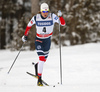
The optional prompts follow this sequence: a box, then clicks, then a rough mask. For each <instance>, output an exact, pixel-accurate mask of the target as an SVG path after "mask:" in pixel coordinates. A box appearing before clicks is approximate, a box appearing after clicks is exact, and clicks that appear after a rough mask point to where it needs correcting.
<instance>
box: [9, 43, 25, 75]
mask: <svg viewBox="0 0 100 92" xmlns="http://www.w3.org/2000/svg"><path fill="white" fill-rule="evenodd" d="M24 44H25V43H23V45H22V47H21V48H20V50H19V52H18V54H17V56H16V58H15V59H14V61H13V63H12V65H11V67H10V69H9V71H8V74H9V73H10V71H11V69H12V67H13V65H14V63H15V61H16V60H17V58H18V56H19V54H20V52H21V51H22V49H23V46H24Z"/></svg>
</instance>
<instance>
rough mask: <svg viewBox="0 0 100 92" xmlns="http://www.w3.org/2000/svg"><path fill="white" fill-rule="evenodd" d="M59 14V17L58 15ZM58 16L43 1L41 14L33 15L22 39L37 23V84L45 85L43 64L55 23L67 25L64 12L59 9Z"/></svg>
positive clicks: (25, 39)
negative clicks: (43, 81) (63, 15)
mask: <svg viewBox="0 0 100 92" xmlns="http://www.w3.org/2000/svg"><path fill="white" fill-rule="evenodd" d="M58 16H59V17H58ZM58 16H57V15H55V14H54V13H50V12H49V6H48V4H46V3H42V4H41V6H40V14H37V15H35V16H33V17H32V19H31V20H30V22H29V23H28V25H27V27H26V30H25V33H24V36H23V37H22V41H23V42H25V41H27V36H28V33H29V30H30V28H31V27H32V25H34V24H36V39H35V48H36V50H37V54H38V56H39V61H38V63H36V64H35V69H36V75H37V76H38V81H37V85H38V86H43V83H42V71H43V65H44V63H45V62H46V60H47V57H48V54H49V49H50V45H51V36H52V34H53V27H54V23H59V22H60V24H61V25H63V26H64V25H65V21H64V19H63V17H62V12H61V11H58Z"/></svg>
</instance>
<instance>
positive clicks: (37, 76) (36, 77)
mask: <svg viewBox="0 0 100 92" xmlns="http://www.w3.org/2000/svg"><path fill="white" fill-rule="evenodd" d="M26 73H27V74H29V75H31V76H33V77H34V78H36V79H38V76H36V75H34V74H32V73H29V72H26ZM42 82H43V84H45V85H46V86H49V85H48V84H47V83H46V82H45V81H43V80H42Z"/></svg>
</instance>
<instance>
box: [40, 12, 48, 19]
mask: <svg viewBox="0 0 100 92" xmlns="http://www.w3.org/2000/svg"><path fill="white" fill-rule="evenodd" d="M48 13H49V11H42V12H41V15H42V16H43V17H44V18H46V17H47V16H48Z"/></svg>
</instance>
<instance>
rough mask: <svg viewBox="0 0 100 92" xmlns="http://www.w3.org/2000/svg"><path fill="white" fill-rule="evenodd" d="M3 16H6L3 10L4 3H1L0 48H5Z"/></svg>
mask: <svg viewBox="0 0 100 92" xmlns="http://www.w3.org/2000/svg"><path fill="white" fill-rule="evenodd" d="M5 18H6V14H5V11H4V4H3V5H2V21H1V25H0V26H1V28H0V29H1V30H0V31H1V32H0V49H5V45H6V36H5V25H6V24H5V23H6V22H5Z"/></svg>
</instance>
